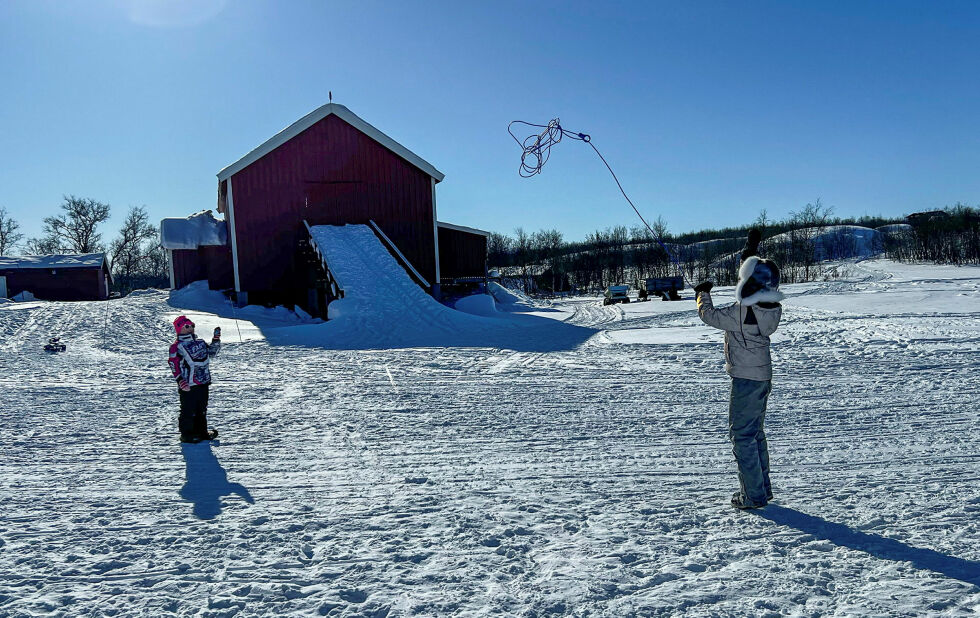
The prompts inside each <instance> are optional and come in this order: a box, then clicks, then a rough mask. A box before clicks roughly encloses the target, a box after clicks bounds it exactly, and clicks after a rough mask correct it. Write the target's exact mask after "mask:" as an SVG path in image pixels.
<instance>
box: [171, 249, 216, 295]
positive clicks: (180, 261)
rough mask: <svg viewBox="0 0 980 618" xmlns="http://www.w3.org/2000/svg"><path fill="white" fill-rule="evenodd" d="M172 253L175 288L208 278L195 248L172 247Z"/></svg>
mask: <svg viewBox="0 0 980 618" xmlns="http://www.w3.org/2000/svg"><path fill="white" fill-rule="evenodd" d="M172 253H173V261H174V264H173V266H174V287H175V288H177V289H180V288H182V287H184V286H185V285H187V284H189V283H194V282H195V281H200V280H201V279H207V278H208V275H207V272H206V271H205V269H204V266H203V265H202V264H201V257H200V255H199V254H198V250H197V249H174V250H173V252H172Z"/></svg>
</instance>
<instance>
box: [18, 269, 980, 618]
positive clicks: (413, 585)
mask: <svg viewBox="0 0 980 618" xmlns="http://www.w3.org/2000/svg"><path fill="white" fill-rule="evenodd" d="M847 268H848V273H849V274H848V277H847V278H846V279H845V280H843V281H833V282H827V283H813V284H801V285H793V286H785V290H784V291H786V292H787V293H788V294H789V296H790V297H789V298H788V299H787V300H786V302H785V307H786V309H785V312H784V322H783V325H782V326H781V328H780V330H779V331H778V333H777V334H776V336H775V337H774V353H775V361H776V362H775V368H776V376H775V381H774V391H773V395H772V398H771V400H770V413H769V418H768V428H767V429H768V434H769V444H770V449H771V453H772V459H773V482H774V491H775V494H776V501H775V503H773V504H772V505H770V506H769V507H767V508H766V509H763V510H760V511H755V512H738V511H734V510H732V509H731V508H730V507H729V506H728V498H729V496H730V494H731V492H732V491H733V490H734V488H735V485H736V480H735V473H734V461H733V457H732V455H731V449H730V446H729V445H728V443H727V440H726V412H727V397H728V379H727V378H726V377H725V375H724V372H723V368H722V364H723V360H722V350H721V335H720V333H718V332H716V331H712V330H710V329H708V328H707V327H705V326H703V325H701V324H700V322H699V321H698V319H697V317H696V315H695V313H694V303H693V301H691V300H684V301H679V302H660V301H655V302H648V303H631V304H629V305H615V306H611V307H603V306H601V305H600V304H599V302H598V300H597V299H588V300H586V299H576V300H569V301H560V302H555V303H553V304H551V305H549V306H539V307H536V308H533V307H528V306H526V305H521V306H514V307H510V308H507V307H500V308H501V309H502V310H501V311H499V312H498V315H497V317H486V318H484V317H478V316H472V315H465V316H459V319H458V320H457V318H456V317H454V318H452V319H453V320H454V321H453V323H452V324H448V325H447V324H446V323H445V322H442V321H440V320H441V319H437V320H435V321H433V322H432V323H429V324H428V325H427V326H426V325H423V326H425V327H424V328H419V327H418V323H417V322H416V321H415V318H413V321H411V322H409V323H408V325H407V326H406V325H403V324H399V323H398V322H397V321H395V322H391V321H389V322H387V323H385V324H384V326H385V327H386V328H385V329H384V330H385V332H384V333H381V334H379V333H378V332H371V333H368V334H366V335H365V339H364V340H363V341H356V340H354V339H352V338H351V337H353V336H354V335H353V334H352V332H353V331H351V329H350V327H349V326H343V321H342V320H338V323H339V324H340V327H339V329H338V330H331V329H334V328H335V326H337V324H333V323H332V322H329V323H326V324H313V323H308V322H307V323H300V319H299V318H297V317H296V316H295V315H293V314H291V313H289V312H287V311H285V310H279V311H271V310H259V309H254V308H249V309H246V310H245V311H241V310H239V311H238V312H232V310H231V308H230V306H228V305H225V304H223V303H222V301H221V298H220V296H209V295H208V294H206V293H204V292H200V291H198V292H197V293H194V292H193V291H190V292H188V291H184V292H178V293H175V294H173V295H168V294H167V293H164V292H142V293H137V294H133V295H131V296H129V297H127V298H125V299H122V300H113V301H111V302H110V303H109V304H108V305H107V304H106V303H84V302H83V303H48V302H39V301H38V302H29V303H4V304H2V305H0V383H2V386H3V391H2V392H3V395H2V405H0V436H2V442H0V616H21V615H24V616H27V615H42V614H43V615H65V616H76V615H87V614H92V615H113V614H118V615H146V616H157V615H170V614H178V615H206V616H230V615H235V614H236V613H237V614H240V615H286V614H300V615H339V616H385V615H388V616H402V615H426V616H428V615H468V616H489V615H500V614H513V615H527V616H542V615H574V616H584V615H593V616H631V615H637V616H648V615H672V614H690V615H773V616H776V615H802V616H809V615H814V616H816V615H841V616H844V615H868V616H882V615H922V614H948V615H976V614H977V613H978V612H980V453H978V440H980V412H978V408H980V351H978V350H980V345H978V344H980V268H954V267H937V266H909V265H898V264H893V263H890V262H871V261H865V262H860V263H858V264H850V265H848V266H847ZM730 297H731V289H730V288H729V289H725V288H722V289H720V290H719V291H718V294H716V302H719V303H720V302H723V301H724V300H725V299H726V298H730ZM188 309H190V311H189V313H191V315H192V319H194V320H195V321H196V322H197V324H198V330H199V331H200V332H201V333H209V332H210V330H211V329H212V328H213V327H214V326H221V327H222V330H223V333H224V347H223V349H222V352H221V355H220V356H219V357H218V358H217V359H215V361H214V362H213V364H212V371H213V373H214V376H215V379H216V383H215V385H214V387H213V390H212V396H211V406H210V415H209V418H210V420H211V424H212V425H214V426H217V427H218V428H219V429H220V430H221V440H220V444H216V445H213V446H211V445H208V444H199V445H181V444H180V443H179V442H178V441H177V435H176V411H177V405H176V402H177V394H176V388H175V386H174V384H173V381H172V380H171V379H170V378H169V376H168V373H167V368H166V351H167V345H168V343H169V341H170V340H171V333H172V329H171V327H170V321H171V320H172V319H173V318H174V317H176V316H177V315H179V314H180V313H184V312H188ZM107 310H108V312H107ZM447 315H448V314H447ZM236 317H237V318H239V319H238V320H236V319H235V318H236ZM362 317H363V316H362ZM107 318H108V319H107ZM106 319H107V321H108V325H109V326H108V330H107V331H106V332H104V331H103V324H104V323H105V322H106ZM439 324H442V325H443V326H444V328H442V329H439V328H436V326H437V325H439ZM409 328H410V329H415V331H416V332H413V333H411V334H406V333H405V332H404V331H405V330H406V329H409ZM459 329H465V330H467V332H459ZM334 332H337V333H342V335H343V336H342V337H338V338H337V339H336V340H333V341H332V339H331V337H333V335H332V333H334ZM239 333H240V334H239ZM51 336H60V337H62V340H63V341H65V342H66V343H67V346H68V349H67V351H66V352H64V353H61V354H55V355H48V354H46V353H45V352H43V350H42V347H43V344H44V342H45V341H46V339H47V338H48V337H51ZM103 336H104V339H103Z"/></svg>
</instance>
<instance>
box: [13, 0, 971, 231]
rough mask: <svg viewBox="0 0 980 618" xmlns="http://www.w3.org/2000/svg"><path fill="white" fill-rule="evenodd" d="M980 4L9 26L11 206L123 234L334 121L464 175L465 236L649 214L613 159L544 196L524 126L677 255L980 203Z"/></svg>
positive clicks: (671, 6) (454, 181)
mask: <svg viewBox="0 0 980 618" xmlns="http://www.w3.org/2000/svg"><path fill="white" fill-rule="evenodd" d="M978 26H980V4H978V3H975V2H899V1H890V2H884V1H882V2H855V1H848V2H819V3H817V2H814V3H806V4H805V3H800V2H772V3H770V2H739V3H735V2H670V3H667V2H663V3H661V2H636V3H628V2H610V3H600V2H513V3H511V2H501V1H494V2H485V3H477V2H458V1H456V2H414V1H407V2H364V1H358V2H326V1H316V2H303V1H299V0H290V1H288V2H264V1H257V0H242V1H238V2H234V3H232V2H224V1H222V0H198V1H196V2H192V1H191V0H177V1H173V2H163V1H160V0H153V1H149V0H143V1H139V0H89V1H86V2H48V1H46V0H8V1H6V2H3V3H0V83H2V84H3V95H2V96H0V119H2V121H0V122H2V124H0V126H2V131H0V206H3V207H6V208H7V210H8V211H9V212H11V213H12V214H13V216H14V217H15V218H16V219H17V220H18V221H19V222H20V223H21V225H22V228H23V231H25V232H26V233H27V234H28V235H38V234H39V233H40V227H41V219H42V218H43V217H44V216H46V215H50V214H57V212H58V205H59V204H60V203H61V196H62V195H63V194H69V193H70V194H75V195H78V196H83V197H90V198H94V199H97V200H100V201H104V202H109V203H110V204H112V206H113V208H114V215H115V216H114V218H113V221H112V222H111V223H110V225H109V226H107V227H106V229H105V233H106V236H111V235H113V234H114V233H115V229H116V227H117V226H118V224H119V223H120V222H121V219H122V217H123V216H124V215H125V211H126V210H127V209H128V207H129V206H132V205H143V204H145V205H146V206H147V207H148V208H149V211H150V214H151V217H152V218H153V219H154V220H159V219H161V218H163V217H168V216H183V215H186V214H189V213H191V212H194V211H197V210H201V209H204V208H214V205H215V196H216V179H215V174H216V173H217V172H218V170H220V169H221V168H222V167H224V166H226V165H228V164H229V163H232V162H234V161H235V160H237V159H238V158H239V157H240V156H241V155H243V154H244V153H246V152H247V151H249V150H250V149H252V148H253V147H255V146H257V145H258V144H260V143H261V142H263V141H265V140H266V139H267V138H268V137H270V136H271V135H273V134H274V133H275V132H277V131H278V130H280V129H281V128H283V127H285V126H286V125H288V124H290V123H292V122H293V121H294V120H296V119H298V118H300V117H301V116H303V115H304V114H306V113H307V112H309V111H311V110H312V109H315V108H316V107H318V106H320V105H322V104H323V103H325V102H326V101H327V92H328V90H332V91H333V94H334V101H335V102H338V103H343V104H344V105H346V106H348V107H349V108H350V109H351V110H352V111H353V112H354V113H356V114H358V115H360V116H361V117H362V118H364V119H365V120H367V121H368V122H370V123H372V124H374V125H375V126H376V127H378V128H379V129H381V130H382V131H384V132H386V133H387V134H388V135H390V136H391V137H393V138H394V139H395V140H397V141H399V142H400V143H402V144H403V145H405V146H406V147H407V148H409V149H410V150H412V151H414V152H415V153H417V154H418V155H420V156H421V157H423V158H424V159H426V160H427V161H429V162H430V163H432V164H433V165H435V166H436V167H437V168H438V169H439V170H441V171H442V172H443V173H444V174H445V175H446V179H445V181H443V182H442V183H441V184H440V185H439V188H438V200H439V215H440V218H441V219H443V220H447V221H451V222H454V223H459V224H463V225H471V226H475V227H480V228H484V229H490V230H498V231H505V232H510V231H512V230H513V228H515V227H516V226H524V227H525V228H527V229H529V230H536V229H539V228H542V227H547V228H552V227H554V228H558V229H560V230H561V231H563V232H564V233H565V236H566V238H569V239H580V238H582V237H584V236H585V234H587V233H588V232H590V231H592V230H595V229H598V228H605V227H608V226H613V225H628V226H632V225H635V224H636V223H637V220H636V218H635V215H634V214H633V213H632V210H630V208H629V206H628V204H626V202H625V201H624V200H623V199H622V197H621V196H620V194H619V193H618V190H617V189H616V186H615V184H614V183H613V180H612V178H611V177H610V176H609V175H608V173H607V172H606V170H605V168H604V167H603V166H602V164H601V162H600V161H599V160H598V159H597V158H596V157H595V154H594V153H593V152H592V150H591V149H589V148H588V147H586V146H585V145H584V144H581V143H577V142H572V141H568V142H562V143H561V144H559V145H558V146H557V147H556V148H555V150H554V151H553V152H552V157H551V160H550V162H549V163H548V165H547V166H546V167H545V169H544V173H543V174H541V175H540V176H537V177H535V178H532V179H522V178H520V177H519V176H518V174H517V170H518V165H519V162H520V151H519V149H518V148H517V146H516V145H515V144H514V142H513V141H512V140H511V138H510V136H509V135H508V134H507V131H506V127H507V123H508V122H510V121H511V120H514V119H521V120H527V121H530V122H538V123H545V122H547V121H548V120H550V119H551V118H554V117H560V118H561V121H562V124H563V125H564V126H566V127H568V128H570V129H573V130H576V131H582V132H585V133H589V134H591V135H592V138H593V141H594V143H595V144H596V146H597V147H598V148H599V149H600V150H601V151H602V152H603V154H604V155H605V156H606V158H607V159H608V160H609V162H610V163H611V165H612V166H613V168H614V169H615V170H616V172H617V174H618V175H619V177H620V180H621V181H622V182H623V185H624V186H625V188H626V190H627V191H628V192H629V194H630V196H631V197H632V198H633V200H634V202H636V204H637V205H638V206H639V207H640V209H641V211H642V212H643V213H644V215H646V216H647V217H648V219H655V218H656V217H657V216H662V217H663V218H664V219H665V221H666V222H667V224H668V227H669V229H670V230H671V231H673V232H684V231H690V230H695V229H701V228H703V227H720V226H727V225H739V224H742V223H746V222H749V221H751V220H753V219H754V218H755V217H756V216H757V215H758V213H759V211H760V210H761V209H763V208H764V209H766V210H767V211H768V214H769V216H770V218H781V217H784V216H786V215H787V214H788V213H789V212H790V211H792V210H795V209H797V208H799V207H801V206H803V205H805V204H806V203H807V202H812V201H814V200H816V199H817V198H820V199H822V201H823V203H824V204H825V205H828V206H833V207H834V208H835V212H836V214H838V215H840V216H860V215H863V214H882V215H902V214H905V213H908V212H912V211H915V210H921V209H926V208H934V207H941V206H944V205H949V204H953V203H955V202H957V201H963V202H966V203H969V204H974V205H975V204H977V203H978V202H980V199H978V195H980V173H978V169H980V114H977V109H980V83H978V80H977V76H978V75H980V52H978V51H977V47H976V32H977V29H978Z"/></svg>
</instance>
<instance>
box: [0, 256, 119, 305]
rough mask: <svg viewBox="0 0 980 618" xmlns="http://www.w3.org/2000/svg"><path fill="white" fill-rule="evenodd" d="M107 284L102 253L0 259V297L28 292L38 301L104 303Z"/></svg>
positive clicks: (107, 266) (108, 285) (106, 270)
mask: <svg viewBox="0 0 980 618" xmlns="http://www.w3.org/2000/svg"><path fill="white" fill-rule="evenodd" d="M111 285H112V275H111V274H110V272H109V264H108V262H107V261H106V257H105V254H104V253H82V254H75V255H25V256H20V257H0V297H6V298H13V297H14V296H17V295H18V294H20V293H22V292H30V293H31V294H32V295H34V298H38V299H41V300H105V299H107V298H109V288H110V286H111Z"/></svg>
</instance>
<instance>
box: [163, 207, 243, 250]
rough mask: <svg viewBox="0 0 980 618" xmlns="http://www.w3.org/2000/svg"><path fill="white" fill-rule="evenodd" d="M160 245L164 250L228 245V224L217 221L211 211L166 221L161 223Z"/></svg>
mask: <svg viewBox="0 0 980 618" xmlns="http://www.w3.org/2000/svg"><path fill="white" fill-rule="evenodd" d="M160 244H161V245H162V246H163V248H164V249H197V248H198V247H201V246H211V245H227V244H228V224H227V223H226V222H224V221H218V220H217V219H215V217H214V215H213V214H211V211H210V210H202V211H201V212H196V213H194V214H193V215H190V216H189V217H185V218H182V219H181V218H169V219H164V220H163V221H161V222H160Z"/></svg>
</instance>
